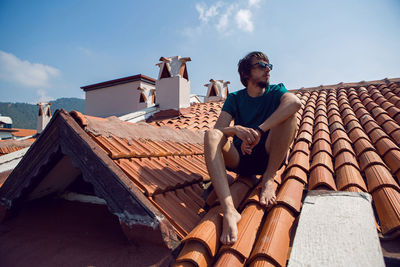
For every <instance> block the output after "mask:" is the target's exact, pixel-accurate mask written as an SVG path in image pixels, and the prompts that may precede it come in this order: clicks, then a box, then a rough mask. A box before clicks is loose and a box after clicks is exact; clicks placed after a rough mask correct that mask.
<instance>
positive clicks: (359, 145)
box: [354, 138, 375, 157]
mask: <svg viewBox="0 0 400 267" xmlns="http://www.w3.org/2000/svg"><path fill="white" fill-rule="evenodd" d="M354 148H355V150H356V153H357V156H358V157H359V156H360V155H361V154H362V153H364V152H366V151H375V148H374V146H373V145H372V144H371V142H370V141H368V140H367V139H365V138H359V139H357V141H355V142H354Z"/></svg>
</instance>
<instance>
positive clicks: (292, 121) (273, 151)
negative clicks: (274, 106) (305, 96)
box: [260, 115, 297, 206]
mask: <svg viewBox="0 0 400 267" xmlns="http://www.w3.org/2000/svg"><path fill="white" fill-rule="evenodd" d="M296 128H297V124H296V115H293V116H291V117H289V118H288V119H287V120H286V121H284V122H282V123H281V124H279V125H277V126H276V127H274V128H272V129H271V130H270V132H269V134H268V137H267V141H266V142H265V149H266V150H267V153H268V166H267V169H266V171H265V172H264V174H263V178H262V181H261V185H262V190H261V195H260V203H261V204H263V205H267V206H268V205H271V204H275V203H276V196H275V192H274V177H275V175H276V172H277V171H278V168H279V167H280V166H281V164H282V161H283V160H284V159H285V156H286V154H287V152H288V150H289V146H290V144H291V143H292V142H293V140H294V137H295V135H296Z"/></svg>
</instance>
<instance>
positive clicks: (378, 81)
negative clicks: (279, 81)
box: [289, 78, 400, 92]
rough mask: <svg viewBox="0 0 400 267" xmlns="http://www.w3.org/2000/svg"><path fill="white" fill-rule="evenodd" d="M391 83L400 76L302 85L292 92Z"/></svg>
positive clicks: (396, 81)
mask: <svg viewBox="0 0 400 267" xmlns="http://www.w3.org/2000/svg"><path fill="white" fill-rule="evenodd" d="M390 83H400V78H390V79H389V78H384V79H382V80H373V81H360V82H350V83H344V82H340V83H338V84H331V85H322V84H321V85H320V86H315V87H307V88H305V87H301V88H298V89H291V90H289V91H290V92H296V91H312V90H323V89H339V88H351V87H360V86H369V85H380V84H390Z"/></svg>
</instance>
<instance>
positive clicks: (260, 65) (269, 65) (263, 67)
mask: <svg viewBox="0 0 400 267" xmlns="http://www.w3.org/2000/svg"><path fill="white" fill-rule="evenodd" d="M255 65H258V66H259V67H260V68H262V69H266V68H267V67H268V68H269V69H270V70H272V67H273V66H272V64H266V63H264V62H261V61H260V62H257V63H255V64H253V66H255Z"/></svg>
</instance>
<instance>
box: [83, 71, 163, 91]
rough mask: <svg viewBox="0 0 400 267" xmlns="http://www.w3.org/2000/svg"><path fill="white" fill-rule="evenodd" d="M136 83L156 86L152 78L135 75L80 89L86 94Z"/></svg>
mask: <svg viewBox="0 0 400 267" xmlns="http://www.w3.org/2000/svg"><path fill="white" fill-rule="evenodd" d="M136 81H142V82H145V83H148V84H151V85H155V84H156V80H155V79H154V78H151V77H149V76H146V75H143V74H137V75H134V76H128V77H124V78H118V79H114V80H109V81H105V82H100V83H95V84H90V85H86V86H82V87H81V89H82V90H83V91H85V92H87V91H91V90H97V89H102V88H105V87H110V86H114V85H118V84H124V83H129V82H136Z"/></svg>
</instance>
